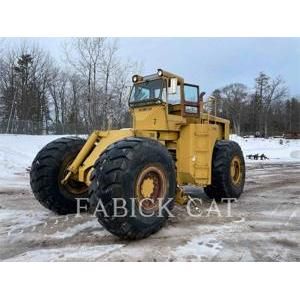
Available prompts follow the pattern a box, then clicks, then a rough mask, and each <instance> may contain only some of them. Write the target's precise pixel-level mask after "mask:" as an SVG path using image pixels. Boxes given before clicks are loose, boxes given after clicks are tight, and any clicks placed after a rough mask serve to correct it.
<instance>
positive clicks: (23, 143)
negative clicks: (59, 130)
mask: <svg viewBox="0 0 300 300" xmlns="http://www.w3.org/2000/svg"><path fill="white" fill-rule="evenodd" d="M59 137H61V136H57V135H42V136H39V135H14V134H0V188H4V187H25V186H28V185H29V182H28V180H29V176H28V172H27V171H26V169H28V168H29V167H30V165H31V163H32V161H33V159H34V157H35V156H36V154H37V153H38V151H39V150H40V149H41V148H42V147H43V146H45V145H46V144H47V143H49V142H51V141H52V140H55V139H57V138H59Z"/></svg>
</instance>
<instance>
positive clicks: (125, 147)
mask: <svg viewBox="0 0 300 300" xmlns="http://www.w3.org/2000/svg"><path fill="white" fill-rule="evenodd" d="M91 180H92V183H91V185H90V204H91V205H92V208H95V207H97V211H96V215H97V217H98V220H99V222H100V224H102V225H103V226H104V227H105V228H106V229H107V230H108V231H110V232H111V233H112V234H114V235H116V236H118V237H120V238H123V239H140V238H145V237H147V236H149V235H150V234H152V233H155V232H157V231H158V230H159V229H160V228H161V227H162V226H163V225H164V223H165V222H166V220H167V218H168V210H171V209H172V208H173V206H174V200H175V199H174V196H175V190H176V175H175V167H174V163H173V160H172V157H171V156H170V154H169V152H168V150H167V149H166V148H165V147H164V146H162V145H161V144H160V143H159V142H157V141H154V140H150V139H145V138H133V137H131V138H127V139H124V140H121V141H119V142H116V143H114V144H112V145H111V146H109V147H108V149H107V150H106V151H105V152H104V153H103V154H102V155H101V156H100V158H99V159H98V160H97V162H96V163H95V166H94V172H93V174H92V176H91ZM116 198H122V199H124V200H122V201H123V204H124V206H125V208H126V211H127V213H126V215H122V216H120V215H119V216H118V215H116V211H115V207H116V205H118V206H119V205H120V203H119V202H120V201H121V200H120V199H119V200H114V199H116ZM169 198H171V200H169ZM100 200H101V203H102V204H103V207H104V209H105V212H104V211H103V210H101V211H99V202H98V201H100ZM97 205H98V206H97ZM163 205H165V207H166V208H167V209H161V208H162V206H163ZM124 212H125V211H124V209H123V213H124Z"/></svg>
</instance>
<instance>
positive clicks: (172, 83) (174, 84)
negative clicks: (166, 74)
mask: <svg viewBox="0 0 300 300" xmlns="http://www.w3.org/2000/svg"><path fill="white" fill-rule="evenodd" d="M176 92H177V78H171V79H170V87H169V88H168V94H176Z"/></svg>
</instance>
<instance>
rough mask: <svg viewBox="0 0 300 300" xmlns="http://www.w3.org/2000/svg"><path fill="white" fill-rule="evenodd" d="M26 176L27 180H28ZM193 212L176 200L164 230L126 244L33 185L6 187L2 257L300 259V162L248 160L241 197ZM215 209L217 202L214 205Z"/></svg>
mask: <svg viewBox="0 0 300 300" xmlns="http://www.w3.org/2000/svg"><path fill="white" fill-rule="evenodd" d="M23 179H24V178H23ZM187 190H188V191H189V193H190V194H191V195H192V196H197V197H198V198H202V199H203V205H202V206H201V207H199V209H198V210H196V209H195V208H194V209H193V213H195V214H196V213H197V212H200V211H201V212H202V215H201V216H200V217H190V216H189V215H188V214H187V211H186V207H184V206H176V207H175V209H174V211H173V213H174V215H175V217H174V218H171V219H170V220H169V221H168V224H167V226H165V227H164V228H163V229H162V230H161V231H160V232H158V233H156V234H154V235H153V236H151V237H149V238H147V239H145V240H140V241H135V242H124V241H121V240H119V239H118V238H116V237H114V236H112V235H111V234H110V233H108V232H107V231H106V230H104V229H103V228H102V227H101V226H100V225H99V224H98V222H97V221H96V220H95V218H93V217H92V216H89V215H84V216H83V217H76V216H75V215H69V216H56V215H55V214H53V213H51V212H49V211H47V210H46V209H44V208H43V207H42V206H41V205H40V204H39V203H38V202H37V201H36V200H35V199H34V197H33V195H32V193H31V191H30V189H29V187H28V188H9V189H8V188H5V187H0V245H1V247H0V260H2V261H300V164H296V163H281V164H263V165H262V164H250V165H248V166H247V181H246V186H245V191H244V194H243V196H242V197H241V198H240V199H239V201H238V202H236V203H232V207H231V216H228V205H227V204H226V203H223V204H220V205H219V206H218V208H219V209H220V214H221V216H219V215H218V213H217V212H216V211H215V212H212V211H210V212H211V213H210V214H209V216H208V212H209V210H210V208H212V207H211V201H210V200H208V199H207V198H206V197H205V195H204V193H203V191H202V189H196V188H192V187H188V188H187ZM213 208H214V209H215V207H213Z"/></svg>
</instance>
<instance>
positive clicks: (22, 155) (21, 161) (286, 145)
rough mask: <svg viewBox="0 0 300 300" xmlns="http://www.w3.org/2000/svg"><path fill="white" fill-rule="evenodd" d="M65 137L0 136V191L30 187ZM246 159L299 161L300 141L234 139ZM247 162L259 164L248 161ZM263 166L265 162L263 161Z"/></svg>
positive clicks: (236, 137) (235, 137)
mask: <svg viewBox="0 0 300 300" xmlns="http://www.w3.org/2000/svg"><path fill="white" fill-rule="evenodd" d="M59 137H62V136H57V135H42V136H38V135H12V134H0V189H1V188H7V187H28V186H29V175H28V172H27V171H26V169H28V168H29V167H30V165H31V163H32V161H33V159H34V157H35V156H36V154H37V152H38V151H39V150H40V149H41V148H42V147H43V146H45V145H46V144H47V143H49V142H51V141H53V140H55V139H57V138H59ZM231 139H232V140H234V141H236V142H238V143H239V144H240V146H241V147H242V150H243V152H244V155H245V156H246V155H249V154H256V153H258V154H262V153H264V154H265V155H266V156H267V157H269V158H270V160H266V161H265V162H268V163H270V162H287V161H292V162H295V161H298V162H299V161H300V140H285V139H282V141H283V143H282V144H280V143H279V141H280V139H263V138H247V139H244V138H242V137H239V136H236V135H232V136H231ZM246 161H247V162H250V163H251V162H257V161H254V160H249V159H247V160H246ZM260 162H262V161H260Z"/></svg>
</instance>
